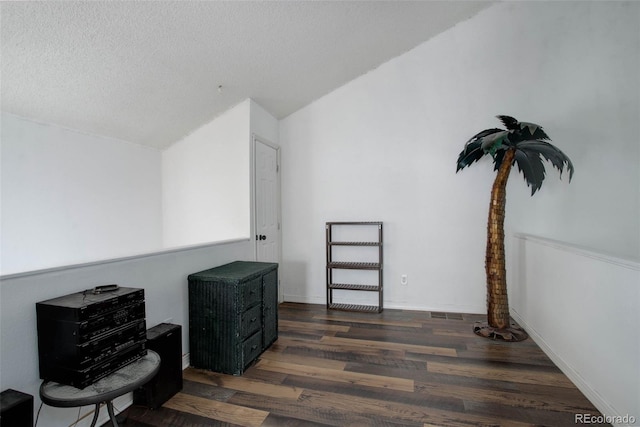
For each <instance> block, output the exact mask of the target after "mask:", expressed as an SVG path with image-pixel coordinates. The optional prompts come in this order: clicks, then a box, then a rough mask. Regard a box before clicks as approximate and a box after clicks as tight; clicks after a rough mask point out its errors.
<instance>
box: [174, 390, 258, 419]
mask: <svg viewBox="0 0 640 427" xmlns="http://www.w3.org/2000/svg"><path fill="white" fill-rule="evenodd" d="M163 407H165V408H169V409H174V410H176V411H181V412H188V413H190V414H194V415H198V416H201V417H206V418H211V419H214V420H219V421H224V422H229V423H233V424H234V425H239V426H244V427H260V426H261V425H262V423H263V422H264V420H265V419H266V418H267V416H269V412H267V411H262V410H258V409H253V408H248V407H245V406H238V405H233V404H230V403H225V402H219V401H217V400H209V399H205V398H202V397H198V396H191V395H188V394H184V393H178V394H176V395H175V396H174V397H173V398H171V399H170V400H169V401H168V402H166V403H165V404H164V405H163Z"/></svg>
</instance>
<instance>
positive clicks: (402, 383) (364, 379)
mask: <svg viewBox="0 0 640 427" xmlns="http://www.w3.org/2000/svg"><path fill="white" fill-rule="evenodd" d="M256 367H257V368H258V369H264V370H267V371H276V372H282V373H284V372H286V373H288V374H289V375H300V376H309V377H313V378H322V379H326V380H329V381H334V382H346V383H350V384H354V385H362V386H368V387H381V388H389V389H392V390H400V391H413V388H414V385H413V380H407V379H404V378H390V377H383V376H380V375H371V374H361V373H357V372H345V371H341V370H335V369H328V368H320V367H315V366H306V365H298V364H294V363H284V362H276V361H272V360H267V359H262V360H260V362H258V364H257V365H256Z"/></svg>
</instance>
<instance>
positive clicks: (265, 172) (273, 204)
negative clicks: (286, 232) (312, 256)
mask: <svg viewBox="0 0 640 427" xmlns="http://www.w3.org/2000/svg"><path fill="white" fill-rule="evenodd" d="M254 146H255V157H254V159H255V175H254V176H255V221H256V227H255V230H256V235H255V238H256V260H257V261H262V262H280V180H279V179H278V178H279V177H278V175H279V173H280V170H279V166H278V149H277V148H275V147H272V146H271V145H268V144H266V143H265V142H263V141H260V140H259V139H258V138H254Z"/></svg>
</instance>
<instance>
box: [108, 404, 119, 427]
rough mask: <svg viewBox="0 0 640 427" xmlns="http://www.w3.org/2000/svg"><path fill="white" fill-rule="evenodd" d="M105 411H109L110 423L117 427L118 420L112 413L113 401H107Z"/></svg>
mask: <svg viewBox="0 0 640 427" xmlns="http://www.w3.org/2000/svg"><path fill="white" fill-rule="evenodd" d="M107 411H108V412H109V418H111V423H112V424H113V427H118V421H116V416H115V414H114V413H113V402H112V401H108V402H107Z"/></svg>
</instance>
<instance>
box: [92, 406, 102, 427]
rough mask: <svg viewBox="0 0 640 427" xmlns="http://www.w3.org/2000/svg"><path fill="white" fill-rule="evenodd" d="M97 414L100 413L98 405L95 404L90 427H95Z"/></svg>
mask: <svg viewBox="0 0 640 427" xmlns="http://www.w3.org/2000/svg"><path fill="white" fill-rule="evenodd" d="M99 413H100V404H99V403H96V409H95V410H94V411H93V420H92V421H91V427H95V425H96V421H98V414H99Z"/></svg>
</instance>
